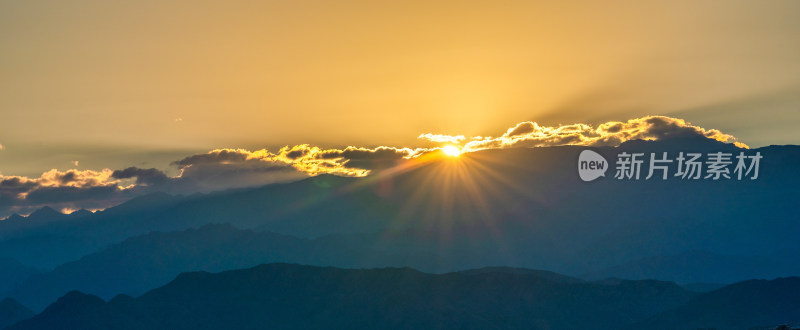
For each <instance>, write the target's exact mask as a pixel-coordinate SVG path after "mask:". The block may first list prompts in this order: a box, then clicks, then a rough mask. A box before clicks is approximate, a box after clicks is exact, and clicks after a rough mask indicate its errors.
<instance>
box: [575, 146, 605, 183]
mask: <svg viewBox="0 0 800 330" xmlns="http://www.w3.org/2000/svg"><path fill="white" fill-rule="evenodd" d="M607 169H608V162H607V161H606V159H605V158H603V156H601V155H600V154H598V153H596V152H594V151H591V150H584V151H581V154H580V156H578V175H580V176H581V180H583V181H592V180H595V179H597V178H599V177H601V176H606V170H607Z"/></svg>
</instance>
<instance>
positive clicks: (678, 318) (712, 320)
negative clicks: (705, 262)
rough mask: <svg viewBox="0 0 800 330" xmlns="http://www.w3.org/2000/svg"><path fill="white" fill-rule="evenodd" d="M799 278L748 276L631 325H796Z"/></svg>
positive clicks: (656, 326) (798, 302)
mask: <svg viewBox="0 0 800 330" xmlns="http://www.w3.org/2000/svg"><path fill="white" fill-rule="evenodd" d="M798 297H800V278H798V277H789V278H778V279H774V280H769V281H768V280H749V281H744V282H741V283H736V284H732V285H729V286H727V287H724V288H721V289H719V290H716V291H712V292H709V293H706V294H703V295H700V296H697V297H695V298H694V299H692V300H691V301H690V302H688V303H687V304H685V305H683V306H680V307H677V308H674V309H671V310H668V311H664V312H662V313H659V314H658V315H656V316H653V317H650V318H648V319H647V320H645V321H642V322H639V323H637V324H636V325H634V326H632V327H631V329H700V328H704V329H709V328H714V329H752V328H764V329H766V328H775V327H777V326H780V325H797V324H798V320H800V299H798Z"/></svg>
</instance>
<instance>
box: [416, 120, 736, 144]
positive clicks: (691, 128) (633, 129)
mask: <svg viewBox="0 0 800 330" xmlns="http://www.w3.org/2000/svg"><path fill="white" fill-rule="evenodd" d="M427 136H439V135H436V134H430V133H429V134H423V135H420V137H423V138H426V137H427ZM686 137H705V138H709V139H714V140H717V141H720V142H725V143H734V144H735V145H736V146H738V147H740V148H747V145H745V144H744V143H741V142H739V141H737V139H736V138H735V137H734V136H732V135H729V134H725V133H722V132H720V131H719V130H716V129H705V128H702V127H699V126H695V125H692V124H690V123H688V122H686V121H685V120H683V119H678V118H671V117H665V116H647V117H642V118H635V119H630V120H628V121H626V122H619V121H610V122H606V123H602V124H600V125H597V127H593V126H591V125H587V124H572V125H562V126H541V125H539V124H538V123H535V122H530V121H527V122H522V123H519V124H517V125H515V126H514V127H511V128H509V129H508V130H506V132H505V133H503V134H502V135H500V136H497V137H491V136H488V137H480V136H479V137H473V138H471V139H470V141H468V142H467V143H466V144H464V146H463V151H464V152H471V151H478V150H484V149H502V148H518V147H548V146H559V145H585V146H617V145H620V144H621V143H623V142H625V141H629V140H636V139H641V140H665V139H675V138H686ZM441 139H442V140H446V137H445V138H441Z"/></svg>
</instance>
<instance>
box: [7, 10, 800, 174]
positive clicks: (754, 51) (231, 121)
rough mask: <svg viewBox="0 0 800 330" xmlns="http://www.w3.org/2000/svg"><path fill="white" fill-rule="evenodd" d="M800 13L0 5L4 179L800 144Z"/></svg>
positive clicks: (793, 11)
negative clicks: (604, 135) (589, 147)
mask: <svg viewBox="0 0 800 330" xmlns="http://www.w3.org/2000/svg"><path fill="white" fill-rule="evenodd" d="M799 32H800V1H795V0H792V1H664V2H642V1H624V2H617V1H611V2H603V3H602V4H601V3H593V2H586V1H582V2H576V1H550V2H547V1H500V2H498V1H485V2H482V1H470V0H466V1H463V0H462V1H436V2H433V1H358V0H342V1H305V0H300V1H243V0H228V1H196V0H195V1H169V2H164V1H149V0H144V1H125V2H122V1H119V2H118V1H102V0H75V1H42V0H26V1H16V0H0V111H2V112H1V113H2V117H1V118H2V119H0V144H2V146H3V149H2V150H0V172H1V173H2V174H4V175H29V176H38V175H39V174H41V173H42V172H43V171H45V170H47V169H50V168H59V169H68V168H75V167H76V166H75V164H74V163H73V161H79V165H78V166H77V167H79V168H91V169H101V168H104V167H108V168H112V169H113V168H122V167H125V166H131V165H136V166H146V167H153V166H154V167H159V168H166V167H167V166H168V164H169V162H171V161H174V160H176V159H180V158H182V157H185V156H187V155H190V154H193V153H197V152H205V151H208V150H211V149H215V148H223V147H234V148H238V147H241V148H248V149H256V148H263V147H268V148H274V147H280V146H283V145H294V144H300V143H309V144H312V145H319V146H325V147H341V146H347V145H357V146H377V145H388V146H396V147H404V146H409V147H414V146H419V145H420V143H421V142H420V141H419V140H418V139H417V136H418V135H419V134H421V133H441V134H451V135H456V134H463V135H466V136H474V135H490V134H495V135H496V133H497V132H502V131H504V130H505V129H506V128H508V127H512V126H514V125H515V124H517V123H519V122H522V121H537V122H539V123H541V124H544V125H558V124H572V123H587V124H595V125H596V124H598V123H601V122H604V121H608V120H622V121H624V120H627V119H630V118H637V117H641V116H644V115H667V116H671V117H677V118H683V119H686V120H687V121H690V122H691V123H692V124H695V125H698V126H701V127H705V128H710V129H711V128H713V129H720V130H721V131H723V132H725V133H728V134H731V135H734V136H736V137H737V138H738V139H739V140H740V141H742V142H744V143H747V144H748V145H750V146H756V147H758V146H763V145H769V144H798V143H799V142H800V130H797V129H796V126H797V124H798V123H800V60H798V59H800V38H799V37H798V33H799Z"/></svg>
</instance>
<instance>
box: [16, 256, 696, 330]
mask: <svg viewBox="0 0 800 330" xmlns="http://www.w3.org/2000/svg"><path fill="white" fill-rule="evenodd" d="M695 295H696V294H695V293H692V292H689V291H686V290H684V289H682V288H681V287H679V286H677V285H675V284H674V283H669V282H659V281H621V282H618V283H615V284H614V285H609V284H598V283H589V282H583V281H579V280H575V279H572V278H568V277H563V276H557V275H555V274H552V273H543V272H537V271H525V270H520V269H507V268H492V269H483V270H478V271H467V272H456V273H448V274H442V275H434V274H427V273H421V272H419V271H416V270H413V269H410V268H383V269H368V270H353V269H339V268H321V267H311V266H299V265H292V264H268V265H261V266H257V267H254V268H250V269H244V270H235V271H226V272H222V273H217V274H211V273H206V272H194V273H184V274H181V275H180V276H178V277H177V278H176V279H175V280H173V281H172V282H170V283H169V284H167V285H165V286H163V287H161V288H158V289H155V290H152V291H150V292H148V293H146V294H144V295H142V296H140V297H138V298H132V297H130V296H122V295H121V296H117V297H115V298H114V299H112V300H111V301H109V302H105V301H103V300H102V299H100V298H98V297H96V296H92V295H86V294H83V293H80V292H77V291H73V292H70V293H68V294H67V295H66V296H64V297H62V298H60V299H58V301H56V302H55V303H54V304H52V305H51V306H50V307H48V308H47V309H46V310H45V311H44V312H42V313H41V314H39V315H37V316H35V317H33V318H31V319H29V320H26V321H22V322H21V323H18V324H17V325H15V326H13V327H11V328H10V329H55V328H58V329H456V328H458V329H463V328H472V329H523V328H525V329H530V328H534V329H579V328H591V329H617V328H620V327H622V326H625V325H628V324H631V323H633V322H636V321H638V320H642V319H644V318H646V317H649V316H652V315H654V314H656V313H658V312H660V311H664V310H668V309H671V308H676V307H678V306H680V305H682V304H684V303H686V302H688V301H689V300H690V299H692V298H693V297H694V296H695Z"/></svg>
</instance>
